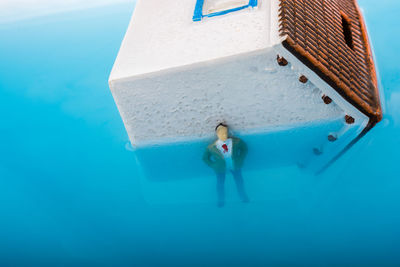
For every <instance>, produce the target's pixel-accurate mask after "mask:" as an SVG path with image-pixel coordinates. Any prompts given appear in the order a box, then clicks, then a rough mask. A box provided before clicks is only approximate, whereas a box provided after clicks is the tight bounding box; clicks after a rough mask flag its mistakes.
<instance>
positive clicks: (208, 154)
mask: <svg viewBox="0 0 400 267" xmlns="http://www.w3.org/2000/svg"><path fill="white" fill-rule="evenodd" d="M215 132H216V134H217V137H218V139H217V140H216V141H215V142H213V143H212V144H210V145H209V146H208V147H207V149H206V151H205V153H204V156H203V160H204V162H205V163H206V164H207V165H208V166H209V167H211V168H212V169H213V170H214V171H215V173H216V175H217V194H218V203H217V205H218V207H222V206H224V204H225V188H224V187H225V176H226V173H227V172H231V173H232V175H233V178H234V179H235V183H236V187H237V190H238V193H239V197H240V198H241V200H242V201H243V202H249V198H248V196H247V194H246V192H245V190H244V182H243V176H242V170H241V169H242V166H243V162H244V160H245V158H246V155H247V145H246V143H245V142H244V141H242V140H241V139H239V138H237V137H229V136H228V126H227V125H225V124H223V123H220V124H218V125H217V127H216V128H215Z"/></svg>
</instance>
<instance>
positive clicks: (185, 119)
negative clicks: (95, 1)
mask: <svg viewBox="0 0 400 267" xmlns="http://www.w3.org/2000/svg"><path fill="white" fill-rule="evenodd" d="M298 78H299V76H298V74H296V73H295V72H293V71H292V69H291V67H290V65H288V66H286V67H281V66H279V65H278V64H277V62H276V52H275V51H274V50H273V49H272V48H269V49H266V50H264V51H258V52H253V53H249V54H246V55H240V56H233V57H229V58H225V59H221V60H219V61H212V62H208V63H201V64H196V65H191V66H190V67H181V68H176V69H172V70H168V71H163V72H158V73H154V74H149V75H145V76H143V77H142V78H140V77H133V78H130V79H123V80H117V81H113V82H111V88H112V93H113V95H114V98H115V101H116V103H117V106H118V108H119V110H120V113H121V116H122V118H123V120H124V124H125V126H126V128H127V131H128V134H129V136H130V138H131V141H132V142H133V143H134V144H135V145H139V146H140V145H145V144H160V143H165V142H174V141H181V140H190V139H198V138H208V137H210V136H211V135H213V134H214V128H215V126H216V125H217V124H218V123H219V122H221V121H224V122H226V123H228V124H229V125H230V126H231V127H232V129H233V130H235V131H241V132H243V133H250V132H263V131H268V130H270V129H271V128H276V127H277V126H293V125H296V124H297V125H298V124H303V123H311V122H315V121H322V120H332V119H335V118H339V117H343V116H344V114H343V112H342V110H341V109H340V108H338V106H336V105H335V104H330V105H326V104H324V103H323V101H322V100H321V92H320V90H318V88H316V87H315V86H313V85H312V84H311V83H307V84H303V83H300V82H299V80H298Z"/></svg>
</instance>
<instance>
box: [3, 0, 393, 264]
mask: <svg viewBox="0 0 400 267" xmlns="http://www.w3.org/2000/svg"><path fill="white" fill-rule="evenodd" d="M359 3H360V5H361V6H362V8H363V9H364V12H365V17H366V21H367V24H368V27H369V32H370V36H371V39H372V43H373V46H374V50H375V54H376V60H377V66H378V69H379V73H380V76H381V83H382V86H381V88H383V89H384V101H385V117H384V120H383V121H382V122H381V123H380V124H378V125H377V126H376V127H375V128H374V129H373V130H372V131H371V132H370V133H368V134H367V135H366V136H365V137H364V138H363V139H362V140H361V141H360V142H359V143H357V144H356V145H355V146H354V147H353V148H352V149H351V150H350V151H349V152H348V153H347V154H345V155H344V156H343V157H342V158H341V159H340V160H339V161H337V162H336V163H335V164H334V165H333V166H332V167H331V168H330V169H328V171H326V172H325V173H323V174H322V175H320V176H314V175H312V174H309V173H307V172H304V171H302V170H300V169H298V168H297V167H296V166H272V167H271V168H266V169H264V170H256V171H249V172H246V173H245V175H244V176H245V182H246V188H247V191H248V194H249V196H250V198H251V202H250V203H249V204H243V203H240V202H239V201H238V199H237V196H236V194H235V191H234V187H233V186H234V185H233V182H232V179H228V180H227V184H226V186H227V196H228V199H227V203H226V206H225V207H224V208H222V209H221V208H220V209H219V208H217V207H216V205H215V191H214V186H215V184H214V182H215V180H214V179H215V178H214V177H212V176H211V174H210V175H208V176H207V174H205V176H204V177H203V178H196V179H195V178H192V177H189V176H190V175H188V177H187V179H173V178H176V177H169V176H166V175H165V176H161V175H158V177H159V178H160V179H159V180H157V179H155V180H154V179H146V177H145V175H144V174H143V172H144V169H145V168H143V165H141V164H140V161H138V160H137V159H138V158H137V155H136V154H135V153H134V152H132V151H131V150H130V149H129V142H128V137H127V135H126V132H125V129H124V126H123V124H122V121H121V119H120V116H119V114H118V110H117V108H116V106H115V104H114V102H113V98H112V96H111V94H110V91H109V89H108V85H107V79H108V75H109V73H110V71H111V68H112V64H113V62H114V59H115V57H116V55H117V52H118V49H119V45H120V43H121V40H122V38H123V35H124V32H125V30H126V27H127V24H128V22H129V19H130V16H131V12H132V10H133V5H129V4H123V5H115V6H112V7H102V8H96V9H90V10H84V11H74V12H70V13H64V14H57V15H53V16H48V17H42V18H37V19H31V20H26V21H19V22H14V23H11V24H4V25H0V36H1V39H0V40H1V41H0V59H1V61H0V121H1V126H0V140H1V141H0V151H1V154H0V216H1V217H0V265H1V266H8V265H12V266H24V265H26V266H39V265H41V266H43V265H49V266H54V265H56V266H60V265H61V266H68V265H84V266H91V265H96V266H103V265H104V266H154V265H158V266H160V265H161V266H166V265H172V266H187V265H191V266H192V265H218V264H219V265H227V266H231V265H241V266H248V265H281V266H282V265H293V264H297V265H304V266H310V265H318V266H321V265H337V264H346V265H356V264H357V265H374V266H387V265H397V266H398V265H400V253H399V252H400V251H399V250H400V227H399V225H400V213H399V210H400V174H399V173H400V151H399V150H400V64H399V63H398V62H399V61H400V53H399V49H400V37H399V36H400V30H399V28H400V21H399V19H398V14H400V3H398V1H397V0H384V1H380V2H379V4H378V2H376V1H373V0H360V1H359ZM253 141H254V140H253ZM250 142H251V140H250ZM282 151H285V144H282ZM156 163H157V161H156ZM147 164H149V163H148V162H147ZM196 168H197V167H196ZM198 168H200V167H198ZM182 171H187V172H188V173H190V171H193V168H192V166H186V165H184V166H182ZM228 178H229V177H228Z"/></svg>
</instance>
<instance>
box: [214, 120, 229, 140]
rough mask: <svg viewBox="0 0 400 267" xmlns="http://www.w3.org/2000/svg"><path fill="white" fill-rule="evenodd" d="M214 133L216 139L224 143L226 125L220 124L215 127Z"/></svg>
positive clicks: (226, 134)
mask: <svg viewBox="0 0 400 267" xmlns="http://www.w3.org/2000/svg"><path fill="white" fill-rule="evenodd" d="M215 133H216V134H217V136H218V139H219V140H221V141H223V142H225V141H226V140H227V139H228V126H227V125H226V124H223V123H220V124H218V125H217V127H215Z"/></svg>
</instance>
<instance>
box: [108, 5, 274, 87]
mask: <svg viewBox="0 0 400 267" xmlns="http://www.w3.org/2000/svg"><path fill="white" fill-rule="evenodd" d="M195 4H196V0H169V1H165V0H139V1H137V4H136V8H135V11H134V14H133V17H132V21H131V23H130V25H129V28H128V30H127V33H126V36H125V38H124V40H123V42H122V45H121V49H120V52H119V54H118V57H117V59H116V62H115V65H114V68H113V71H112V73H111V76H110V80H117V79H121V78H126V77H132V76H136V75H142V74H146V73H152V72H156V71H160V70H166V69H171V68H175V67H180V66H184V65H190V64H194V63H198V62H205V61H209V60H215V59H220V58H223V57H228V56H232V55H237V54H241V53H247V52H250V51H255V50H260V49H264V48H266V47H270V46H271V42H270V21H271V19H270V16H271V1H270V0H259V5H258V7H257V8H255V9H245V10H241V11H237V12H233V13H229V14H228V15H224V16H219V17H213V18H204V19H203V20H202V21H201V22H193V21H192V17H193V12H194V9H195Z"/></svg>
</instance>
